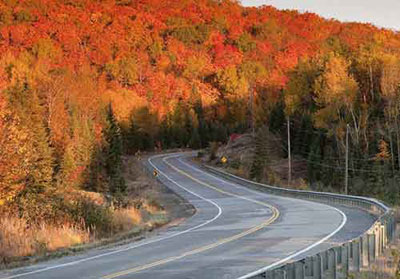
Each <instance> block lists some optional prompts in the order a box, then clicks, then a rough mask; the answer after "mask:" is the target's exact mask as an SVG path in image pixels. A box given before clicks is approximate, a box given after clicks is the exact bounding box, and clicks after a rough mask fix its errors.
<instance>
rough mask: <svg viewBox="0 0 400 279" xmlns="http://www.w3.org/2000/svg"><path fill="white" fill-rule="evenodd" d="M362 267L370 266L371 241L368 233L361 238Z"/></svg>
mask: <svg viewBox="0 0 400 279" xmlns="http://www.w3.org/2000/svg"><path fill="white" fill-rule="evenodd" d="M360 239H361V267H363V268H368V266H369V257H368V253H369V248H368V246H369V241H368V235H363V236H362V237H361V238H360Z"/></svg>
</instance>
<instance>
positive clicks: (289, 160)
mask: <svg viewBox="0 0 400 279" xmlns="http://www.w3.org/2000/svg"><path fill="white" fill-rule="evenodd" d="M287 137H288V165H289V170H288V185H290V184H291V183H292V151H291V144H290V116H288V117H287Z"/></svg>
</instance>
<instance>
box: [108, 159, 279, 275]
mask: <svg viewBox="0 0 400 279" xmlns="http://www.w3.org/2000/svg"><path fill="white" fill-rule="evenodd" d="M163 162H164V163H166V164H167V165H168V166H169V167H171V168H172V169H173V170H175V171H176V172H178V173H180V174H182V175H184V176H186V177H188V178H190V179H191V180H193V181H195V182H197V183H199V184H201V185H203V186H205V187H207V188H210V189H213V190H215V191H217V192H219V193H222V194H224V195H227V196H231V197H236V198H239V199H243V200H247V201H250V202H253V203H255V204H258V205H262V206H265V207H267V208H269V209H270V210H271V211H272V216H271V217H270V218H269V219H268V220H267V221H266V222H264V223H262V224H260V225H258V226H256V227H253V228H251V229H249V230H246V231H244V232H242V233H240V234H237V235H234V236H231V237H228V238H224V239H222V240H220V241H217V242H215V243H212V244H209V245H207V246H203V247H200V248H197V249H194V250H191V251H188V252H184V253H182V254H180V255H178V256H175V257H169V258H166V259H163V260H159V261H156V262H152V263H149V264H146V265H142V266H138V267H135V268H131V269H127V270H123V271H120V272H117V273H113V274H110V275H107V276H105V277H103V279H114V278H117V277H121V276H125V275H128V274H131V273H135V272H139V271H143V270H146V269H149V268H152V267H155V266H159V265H163V264H166V263H169V262H173V261H176V260H179V259H182V258H184V257H187V256H191V255H195V254H199V253H202V252H205V251H208V250H210V249H213V248H216V247H218V246H221V245H224V244H227V243H229V242H232V241H235V240H238V239H240V238H243V237H245V236H247V235H249V234H252V233H255V232H257V231H259V230H261V229H263V228H265V227H266V226H268V225H270V224H272V223H273V222H275V221H276V220H277V219H278V218H279V211H278V209H277V208H276V207H274V206H272V205H270V204H267V203H264V202H261V201H257V200H253V199H250V198H246V197H242V196H239V195H236V194H233V193H230V192H227V191H224V190H221V189H219V188H217V187H215V186H212V185H210V184H208V183H205V182H203V181H201V180H198V179H197V178H195V177H193V176H191V175H190V174H188V173H186V172H184V171H182V170H180V169H178V168H176V167H175V166H173V165H171V164H170V163H169V162H167V161H166V158H164V159H163Z"/></svg>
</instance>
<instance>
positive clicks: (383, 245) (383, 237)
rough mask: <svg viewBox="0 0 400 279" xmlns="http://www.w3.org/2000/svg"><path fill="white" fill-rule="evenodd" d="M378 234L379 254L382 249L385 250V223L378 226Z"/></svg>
mask: <svg viewBox="0 0 400 279" xmlns="http://www.w3.org/2000/svg"><path fill="white" fill-rule="evenodd" d="M380 235H381V239H380V240H381V241H380V243H379V246H380V247H379V249H380V252H381V253H380V254H381V255H382V254H383V251H384V250H385V225H383V224H382V225H381V227H380Z"/></svg>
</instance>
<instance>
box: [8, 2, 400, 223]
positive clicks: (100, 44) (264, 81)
mask: <svg viewBox="0 0 400 279" xmlns="http://www.w3.org/2000/svg"><path fill="white" fill-rule="evenodd" d="M399 85H400V34H398V33H396V32H393V31H389V30H382V29H378V28H376V27H374V26H371V25H366V24H357V23H346V24H343V23H340V22H338V21H334V20H326V19H323V18H320V17H319V16H317V15H315V14H310V13H305V14H300V13H298V12H295V11H278V10H276V9H275V8H273V7H269V6H264V7H261V8H244V7H242V6H241V5H240V4H239V3H237V2H235V1H230V0H182V1H177V0H115V1H113V0H104V1H89V0H87V1H84V0H74V1H69V0H25V1H16V0H2V1H1V2H0V204H1V206H0V207H1V208H2V210H3V211H13V212H14V213H16V212H18V214H19V216H25V217H29V218H33V220H38V219H37V217H38V216H40V217H41V218H43V219H52V218H55V217H54V216H52V214H53V213H54V214H56V215H57V216H58V214H59V212H64V213H65V215H66V217H65V218H66V219H70V218H71V217H69V216H75V217H76V215H78V216H80V215H79V214H80V213H79V211H73V210H72V209H71V204H74V203H68V202H67V201H68V199H66V198H65V195H69V194H72V193H75V192H79V191H81V190H85V191H94V192H100V193H107V194H112V195H113V196H114V197H118V196H119V195H121V194H122V193H123V192H124V190H125V183H124V180H123V178H122V169H121V168H122V164H121V155H122V154H124V153H125V154H134V153H136V152H137V151H138V150H154V149H155V148H157V149H159V150H160V149H167V148H172V147H187V146H189V147H192V148H200V147H205V146H208V144H209V142H212V141H221V142H222V141H225V140H226V139H227V137H228V135H229V134H231V133H241V132H244V131H249V130H251V128H252V127H255V129H258V128H259V127H263V126H268V127H269V129H270V131H271V132H273V133H276V134H282V135H284V133H286V118H287V117H288V116H290V119H291V131H292V141H293V143H292V149H293V152H294V153H295V154H296V155H297V156H302V157H303V158H305V159H306V160H307V162H308V164H309V177H308V181H309V182H310V183H311V184H315V183H318V184H321V185H323V186H324V187H325V186H326V187H328V186H329V187H333V188H336V189H338V190H340V189H342V188H343V172H344V154H345V149H344V147H345V138H346V129H347V128H346V127H347V125H348V129H349V135H350V140H349V142H350V148H349V150H350V156H349V158H350V193H353V194H365V195H374V196H376V197H379V198H383V199H385V200H388V201H391V202H396V201H398V198H399V193H400V190H399V183H400V133H399V114H400V100H399V96H400V95H399V93H400V90H399ZM282 138H285V137H282ZM285 145H286V143H283V146H285ZM60 199H61V200H64V199H65V200H67V201H64V203H68V204H67V205H65V204H64V203H63V205H62V206H61V205H60V204H61V202H60ZM71 200H73V198H71ZM67 209H68V210H67ZM71 210H72V211H73V212H74V214H75V215H74V214H72V213H71ZM44 211H45V212H44ZM77 212H78V213H77ZM75 217H74V218H75ZM39 219H40V218H39ZM76 219H77V218H75V219H74V220H76ZM78 219H79V218H78ZM79 220H80V219H79Z"/></svg>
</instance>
